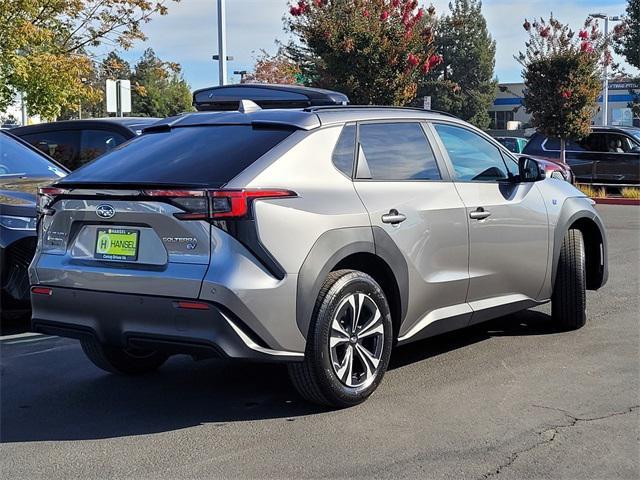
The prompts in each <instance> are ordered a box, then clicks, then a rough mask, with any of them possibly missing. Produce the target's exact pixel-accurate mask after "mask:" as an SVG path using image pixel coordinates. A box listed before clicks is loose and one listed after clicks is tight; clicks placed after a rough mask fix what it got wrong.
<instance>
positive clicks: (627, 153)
mask: <svg viewBox="0 0 640 480" xmlns="http://www.w3.org/2000/svg"><path fill="white" fill-rule="evenodd" d="M523 153H524V154H525V155H530V156H534V157H540V158H545V159H548V160H556V161H557V160H558V159H559V158H560V140H559V139H558V138H546V137H545V136H544V135H541V134H539V133H536V134H534V136H533V137H531V139H530V140H529V143H527V146H526V147H525V149H524V151H523ZM566 161H567V163H568V164H569V166H570V167H571V170H572V171H573V174H574V175H575V179H576V182H579V183H595V184H602V185H637V184H638V183H640V128H633V127H593V128H592V131H591V134H590V135H589V136H587V137H585V138H583V139H582V140H577V141H574V140H569V141H567V146H566Z"/></svg>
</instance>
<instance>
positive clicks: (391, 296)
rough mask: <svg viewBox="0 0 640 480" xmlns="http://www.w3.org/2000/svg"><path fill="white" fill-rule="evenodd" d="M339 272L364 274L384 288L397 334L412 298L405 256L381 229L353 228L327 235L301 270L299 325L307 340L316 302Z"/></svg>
mask: <svg viewBox="0 0 640 480" xmlns="http://www.w3.org/2000/svg"><path fill="white" fill-rule="evenodd" d="M338 268H340V269H342V268H350V269H354V270H360V271H363V272H364V273H367V274H369V275H371V276H372V277H373V278H374V279H375V280H376V281H377V282H378V283H379V284H380V286H381V288H382V289H383V291H384V292H385V295H386V296H387V301H388V302H389V308H390V309H391V315H392V318H393V323H394V330H397V329H398V328H399V326H400V324H401V322H402V320H403V319H404V317H405V315H406V311H407V304H408V296H409V273H408V267H407V264H406V261H405V260H404V256H403V255H402V253H401V252H400V250H398V247H397V246H396V245H395V243H394V242H393V240H392V239H391V238H390V237H389V235H388V234H387V233H386V232H385V231H384V230H382V229H381V228H380V227H373V228H371V227H349V228H340V229H335V230H329V231H327V232H325V233H323V234H322V235H321V236H320V237H319V238H318V240H317V241H316V242H315V244H314V245H313V247H312V248H311V251H310V252H309V254H308V255H307V257H306V259H305V261H304V263H303V264H302V267H301V268H300V272H299V274H298V288H297V295H296V297H297V298H296V322H297V324H298V328H299V329H300V332H301V333H302V335H303V336H304V337H305V338H307V334H308V331H309V325H310V324H311V317H312V315H313V309H314V306H315V303H316V299H317V297H318V294H319V292H320V289H321V288H322V285H323V283H324V281H325V279H326V277H327V275H328V274H329V272H331V271H333V270H336V269H338ZM394 333H397V331H396V332H394Z"/></svg>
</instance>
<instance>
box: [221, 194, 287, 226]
mask: <svg viewBox="0 0 640 480" xmlns="http://www.w3.org/2000/svg"><path fill="white" fill-rule="evenodd" d="M209 196H210V197H211V212H210V218H212V219H222V218H241V217H245V216H246V215H247V213H249V207H250V205H251V202H252V201H254V200H258V199H267V198H286V197H295V196H296V194H295V193H294V192H292V191H291V190H213V191H210V192H209Z"/></svg>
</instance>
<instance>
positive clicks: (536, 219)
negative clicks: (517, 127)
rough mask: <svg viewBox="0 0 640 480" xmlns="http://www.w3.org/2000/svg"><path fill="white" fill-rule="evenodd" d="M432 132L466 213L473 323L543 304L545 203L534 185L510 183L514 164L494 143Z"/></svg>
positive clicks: (455, 129)
mask: <svg viewBox="0 0 640 480" xmlns="http://www.w3.org/2000/svg"><path fill="white" fill-rule="evenodd" d="M433 128H434V131H435V132H436V133H437V135H438V137H439V147H440V148H441V149H442V150H443V151H444V152H446V157H447V159H448V162H449V167H450V170H451V174H452V176H453V177H454V182H455V183H454V185H455V187H456V189H457V191H458V193H459V194H460V196H461V197H462V201H463V202H464V205H465V207H466V218H465V221H466V222H468V225H469V277H470V278H469V292H468V295H467V301H468V302H469V304H470V306H471V307H472V308H473V310H474V312H477V313H474V321H476V320H478V321H479V320H482V319H483V318H484V313H483V312H491V310H493V309H495V308H498V307H501V306H504V305H512V306H513V308H514V310H517V309H519V308H520V305H521V304H522V303H525V304H526V303H527V302H530V301H531V300H532V299H537V298H538V295H539V293H540V289H541V288H542V285H543V282H544V279H545V275H546V269H547V256H548V254H549V252H548V247H549V238H548V236H549V229H548V220H547V211H546V207H545V205H544V199H543V198H542V195H541V194H540V192H539V190H538V188H537V186H536V184H535V183H515V182H513V181H512V180H511V179H510V177H512V176H513V175H514V174H515V173H516V172H517V165H516V163H515V161H514V160H513V159H511V157H508V156H506V153H505V154H504V156H503V153H502V150H501V149H500V148H498V146H497V145H496V144H494V143H493V142H492V141H491V140H489V138H487V137H485V136H483V135H480V134H479V133H477V132H476V131H474V130H471V129H469V128H466V127H464V126H461V125H453V124H447V123H434V124H433ZM505 160H506V161H505ZM507 162H508V163H507ZM507 312H508V308H507V309H506V310H505V313H507Z"/></svg>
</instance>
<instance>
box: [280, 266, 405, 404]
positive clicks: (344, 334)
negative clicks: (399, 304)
mask: <svg viewBox="0 0 640 480" xmlns="http://www.w3.org/2000/svg"><path fill="white" fill-rule="evenodd" d="M357 310H358V311H360V315H359V316H358V317H357V319H356V322H355V324H356V328H355V335H354V329H353V326H352V324H353V318H354V317H356V315H353V313H354V312H356V311H357ZM376 311H377V312H378V313H379V316H378V315H377V314H376ZM392 345H393V327H392V322H391V314H390V311H389V305H388V303H387V299H386V297H385V295H384V292H383V291H382V289H381V288H380V286H379V285H378V284H377V283H376V281H375V280H374V279H373V278H371V277H370V276H369V275H367V274H365V273H362V272H359V271H355V270H337V271H335V272H331V273H330V274H329V275H328V276H327V279H326V281H325V283H324V285H323V286H322V288H321V289H320V293H319V294H318V298H317V300H316V304H315V308H314V312H313V317H312V320H311V325H310V327H309V333H308V336H307V347H306V351H305V358H304V361H303V362H300V363H292V364H290V365H289V367H288V368H289V375H290V377H291V381H292V382H293V385H294V386H295V388H296V390H297V391H298V392H299V393H300V395H301V396H302V397H303V398H305V399H306V400H308V401H310V402H312V403H317V404H320V405H328V406H331V407H338V408H344V407H351V406H353V405H357V404H359V403H362V402H364V401H365V400H366V399H367V398H368V397H369V396H370V395H371V394H372V393H373V392H374V391H375V390H376V388H377V387H378V385H379V384H380V382H381V381H382V377H383V376H384V373H385V371H386V370H387V366H388V364H389V358H390V356H391V348H392ZM349 352H351V354H350V355H351V356H350V357H349Z"/></svg>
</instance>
